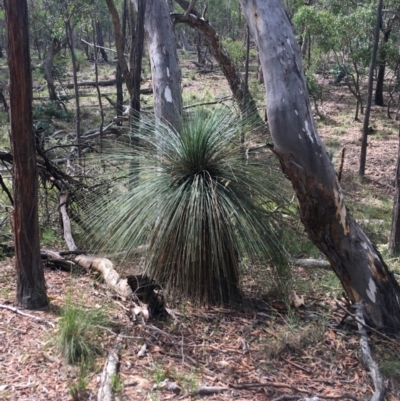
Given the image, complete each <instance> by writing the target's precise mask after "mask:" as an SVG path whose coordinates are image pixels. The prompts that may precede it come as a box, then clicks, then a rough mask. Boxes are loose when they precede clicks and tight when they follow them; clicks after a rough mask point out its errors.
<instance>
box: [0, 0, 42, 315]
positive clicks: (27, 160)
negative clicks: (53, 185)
mask: <svg viewBox="0 0 400 401" xmlns="http://www.w3.org/2000/svg"><path fill="white" fill-rule="evenodd" d="M4 8H5V12H6V21H7V30H8V65H9V69H10V107H11V112H10V116H11V118H10V120H11V143H12V149H13V158H14V159H13V160H14V168H13V189H14V227H13V228H14V247H15V268H16V271H17V303H18V305H19V306H21V307H23V308H28V309H39V308H42V307H44V306H47V305H48V299H47V295H46V285H45V281H44V274H43V266H42V261H41V256H40V244H39V219H38V176H37V169H36V152H35V137H34V134H33V129H32V77H31V62H30V55H29V27H28V8H27V4H26V0H6V1H4Z"/></svg>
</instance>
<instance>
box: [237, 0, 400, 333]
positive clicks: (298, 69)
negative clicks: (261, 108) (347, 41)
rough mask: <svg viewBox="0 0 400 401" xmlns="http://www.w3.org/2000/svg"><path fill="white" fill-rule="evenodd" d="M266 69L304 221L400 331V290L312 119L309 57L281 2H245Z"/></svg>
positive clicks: (361, 294) (270, 103) (359, 293)
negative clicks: (305, 61)
mask: <svg viewBox="0 0 400 401" xmlns="http://www.w3.org/2000/svg"><path fill="white" fill-rule="evenodd" d="M240 3H241V5H242V9H243V11H244V14H245V16H246V19H247V23H248V25H249V27H250V31H251V33H252V36H253V38H254V39H255V41H256V43H257V46H258V50H259V54H260V60H261V65H262V68H263V71H264V78H265V88H266V98H267V113H268V121H269V125H270V129H271V136H272V139H273V142H274V146H273V151H274V153H275V154H276V155H277V157H278V158H279V161H280V163H281V167H282V170H283V172H284V173H285V175H286V176H287V177H288V178H289V179H290V180H291V182H292V185H293V188H294V190H295V192H296V195H297V198H298V202H299V209H300V217H301V220H302V222H303V224H304V226H305V229H306V231H307V233H308V236H309V237H310V239H311V240H312V242H313V243H314V244H315V245H316V246H317V247H318V248H319V249H320V250H321V251H322V252H323V253H324V254H325V255H326V257H327V259H328V260H329V262H330V264H331V267H332V269H333V270H334V271H335V273H336V274H337V276H338V277H339V279H340V281H341V283H342V285H343V287H344V289H345V291H346V293H347V295H348V297H349V299H350V300H351V301H352V302H359V301H364V302H365V305H366V311H367V313H368V316H369V319H370V321H371V323H373V324H375V326H377V327H379V328H384V329H386V330H388V331H393V332H398V331H399V330H400V287H399V285H398V283H397V282H396V280H395V279H394V276H393V274H392V273H391V272H389V270H388V268H387V266H386V264H385V262H384V261H383V259H382V257H381V255H380V253H379V252H378V251H377V249H376V248H375V246H374V244H373V243H372V242H371V241H370V240H369V238H368V237H367V235H366V234H365V233H364V232H363V231H362V229H361V228H360V226H359V225H358V224H357V223H356V222H355V220H354V219H353V217H352V216H351V215H350V213H349V212H348V210H347V208H346V206H345V203H344V198H343V193H342V189H341V187H340V185H339V181H338V179H337V177H336V174H335V171H334V169H333V167H332V164H331V162H330V160H329V157H328V154H327V152H326V150H325V148H324V145H323V144H322V142H321V140H320V138H319V136H318V133H317V130H316V128H315V124H314V120H313V117H312V110H311V107H310V102H309V99H308V94H307V86H306V83H305V79H304V73H303V69H302V65H301V57H300V52H299V48H298V45H297V42H296V40H295V37H294V34H293V29H292V26H291V24H290V21H289V19H288V16H287V14H286V12H285V9H284V7H283V5H282V3H281V1H280V0H240Z"/></svg>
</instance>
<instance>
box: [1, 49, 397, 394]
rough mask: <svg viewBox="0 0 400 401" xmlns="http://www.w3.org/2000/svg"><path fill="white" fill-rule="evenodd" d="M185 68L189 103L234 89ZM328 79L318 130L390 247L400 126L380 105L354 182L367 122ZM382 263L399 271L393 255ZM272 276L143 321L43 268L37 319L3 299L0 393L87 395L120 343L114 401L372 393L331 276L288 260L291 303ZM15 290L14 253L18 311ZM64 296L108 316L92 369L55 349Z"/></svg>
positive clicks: (8, 269)
mask: <svg viewBox="0 0 400 401" xmlns="http://www.w3.org/2000/svg"><path fill="white" fill-rule="evenodd" d="M193 59H194V56H193ZM183 76H184V78H185V79H184V99H185V103H186V104H191V103H193V104H194V103H199V102H206V101H213V100H215V98H217V96H215V95H214V94H218V98H222V97H224V96H227V95H229V90H228V89H227V86H226V84H225V83H224V80H223V79H222V78H221V74H220V72H219V71H217V72H215V73H212V74H206V75H203V74H199V73H198V72H197V70H196V68H195V67H194V66H193V65H191V63H190V62H187V63H186V64H185V69H183ZM104 78H107V77H106V76H105V77H104ZM331 79H332V78H326V79H323V78H322V77H320V83H321V84H322V87H323V89H324V102H323V103H322V105H320V111H321V112H322V114H323V115H324V118H323V119H317V125H318V130H319V132H320V134H321V137H322V139H323V141H324V143H325V145H326V147H327V150H328V152H329V154H330V155H331V156H332V161H333V164H334V166H335V168H336V169H337V168H338V165H339V162H340V157H341V154H342V149H343V147H344V148H345V159H344V169H343V178H342V185H343V188H344V192H345V199H347V201H348V206H349V208H350V211H351V212H352V213H353V215H354V216H355V217H356V218H357V219H358V221H359V222H360V224H361V225H363V227H364V229H365V230H366V231H367V233H368V234H369V235H370V236H371V237H372V239H373V240H374V241H375V242H376V243H377V246H378V248H379V249H380V250H381V252H383V254H385V249H386V247H387V239H388V233H389V229H390V217H391V207H392V199H393V191H394V172H395V168H396V160H397V149H398V128H397V123H396V122H394V121H393V120H389V119H387V117H386V116H385V110H384V109H380V108H375V107H374V108H373V111H372V119H371V124H370V125H371V126H372V127H373V134H372V135H370V137H369V146H368V156H367V170H366V178H365V180H363V181H362V182H361V181H360V180H359V179H358V177H357V173H358V163H359V153H360V144H361V142H360V138H361V129H362V124H361V123H360V122H355V121H354V120H353V111H354V104H355V102H354V100H353V98H352V97H351V95H350V94H348V90H347V89H346V88H345V87H344V86H339V87H334V86H332V85H330V84H329V80H331ZM82 80H83V79H82ZM256 85H257V84H256ZM256 85H254V84H253V85H252V86H251V88H253V89H254V96H255V97H256V100H257V101H258V102H259V104H260V105H261V104H263V98H264V92H263V89H262V86H259V87H257V86H256ZM86 106H87V107H88V109H89V108H93V107H94V104H90V102H89V101H88V103H87V104H86ZM148 106H149V107H151V100H148ZM84 107H85V105H83V108H84ZM300 231H301V229H300ZM296 240H297V239H296ZM298 242H299V243H301V245H302V246H299V247H297V248H296V252H294V254H293V256H296V257H305V256H312V257H314V258H319V257H320V256H321V255H320V254H319V252H318V251H317V250H316V249H315V248H313V247H312V245H310V244H309V243H308V242H307V239H306V238H305V237H304V235H303V236H302V237H301V238H300V237H299V239H298ZM58 244H59V247H60V246H61V247H62V245H60V244H61V243H60V242H58ZM387 261H388V264H389V266H390V268H391V269H393V270H394V271H395V272H400V270H399V262H398V260H396V259H389V260H387ZM119 268H120V271H121V272H122V271H123V272H124V274H128V273H132V272H130V271H128V272H127V269H126V267H125V266H120V267H119ZM128 270H129V269H128ZM267 277H268V269H267V268H266V267H264V266H248V268H247V269H246V271H245V272H243V278H242V281H243V285H242V287H243V291H244V293H245V302H244V303H243V304H241V305H239V306H237V307H232V308H230V309H228V308H226V309H224V308H216V307H208V308H206V307H203V308H198V307H194V306H193V305H191V304H190V303H188V302H184V301H181V302H178V301H177V300H176V301H174V302H169V303H168V304H167V307H168V314H167V315H166V316H163V318H160V319H156V318H150V319H149V320H147V321H146V320H144V319H143V318H140V317H135V313H133V311H132V308H133V305H132V304H131V303H130V302H128V301H124V300H122V299H118V298H117V297H115V295H114V294H113V293H112V292H111V291H110V290H109V289H108V288H107V286H106V284H104V283H103V282H102V281H101V280H100V279H99V278H98V276H97V275H96V274H95V273H94V272H86V271H79V272H64V271H60V270H54V269H50V268H47V267H46V268H45V278H46V284H47V291H48V296H49V299H50V301H51V304H50V307H49V308H47V309H45V310H42V311H23V312H25V313H31V314H32V315H35V316H38V317H40V318H41V319H42V320H41V321H38V320H35V319H33V318H32V317H27V316H23V315H20V314H17V313H14V312H12V311H11V310H9V309H6V308H2V307H1V306H0V400H18V401H27V400H54V401H56V400H60V401H61V400H71V399H73V398H72V395H71V394H73V393H74V392H75V393H76V392H77V393H79V395H78V396H76V398H75V399H76V400H77V399H80V400H93V399H95V398H96V394H97V390H98V387H99V381H100V375H101V371H102V369H103V365H104V363H105V360H106V358H107V355H108V353H109V352H110V351H111V350H112V349H113V348H114V347H115V346H116V344H120V346H121V348H120V352H119V353H120V376H119V378H116V379H115V380H114V381H113V388H114V391H115V395H116V399H119V400H168V399H176V400H178V399H179V400H195V399H206V400H254V401H256V400H266V401H271V400H278V399H279V400H281V401H282V400H285V399H287V400H289V399H291V400H296V399H301V398H303V397H307V396H308V397H312V396H317V397H319V398H320V399H327V400H335V399H343V400H359V401H364V400H369V399H370V398H371V395H372V393H373V391H374V389H373V383H372V381H371V378H370V377H369V375H368V372H367V369H366V367H365V366H364V365H363V362H362V357H361V351H360V336H359V333H358V330H357V326H356V324H355V323H354V322H353V321H352V320H351V318H348V319H346V320H345V321H344V317H345V315H346V313H345V312H344V310H343V309H342V308H343V307H346V308H347V305H346V302H345V299H344V297H343V294H342V290H341V287H340V284H339V282H338V281H337V279H336V278H335V276H334V274H333V273H332V272H330V271H325V270H322V269H321V270H320V269H314V268H312V269H310V268H309V269H305V268H302V267H298V266H297V267H296V266H294V267H293V277H294V278H293V290H292V293H291V298H290V299H291V301H289V302H284V301H283V300H281V299H279V298H276V297H275V296H274V295H273V293H271V292H269V291H268V290H269V288H270V284H269V283H268V278H267ZM15 292H16V283H15V270H14V266H13V260H12V258H4V259H3V260H2V261H0V304H1V305H3V306H11V307H15ZM68 303H71V304H73V305H75V306H76V307H78V308H81V309H84V310H102V311H104V313H105V316H106V319H105V320H106V323H104V324H103V325H101V326H100V325H99V326H95V327H93V328H92V330H91V331H90V333H88V335H89V338H88V339H87V340H88V341H90V342H92V343H93V344H96V345H97V348H98V354H97V357H96V359H95V361H94V363H93V365H92V366H91V368H90V370H89V371H87V370H85V367H83V366H73V365H68V364H67V363H66V362H65V361H64V359H63V358H62V356H61V355H60V353H59V352H58V351H57V347H56V343H57V338H59V332H60V327H59V322H60V319H61V316H62V314H63V311H64V310H65V307H66V305H67V304H68ZM339 305H340V306H339ZM369 334H370V337H369V341H370V345H371V347H372V350H373V355H374V358H375V359H376V361H377V362H378V364H379V366H380V369H381V372H382V374H383V375H384V376H385V377H386V384H387V386H388V388H389V392H388V395H387V396H386V400H388V401H396V400H399V399H400V362H399V355H400V343H398V344H396V343H395V342H390V341H388V340H387V339H385V338H383V337H380V336H379V335H377V334H375V333H373V332H370V333H369ZM171 384H172V385H171ZM178 388H179V390H178ZM174 389H175V391H176V393H175V392H174V391H173V390H174ZM202 391H203V392H204V393H201V392H202ZM207 391H209V392H210V394H206V392H207ZM212 391H214V393H212ZM285 396H286V398H285Z"/></svg>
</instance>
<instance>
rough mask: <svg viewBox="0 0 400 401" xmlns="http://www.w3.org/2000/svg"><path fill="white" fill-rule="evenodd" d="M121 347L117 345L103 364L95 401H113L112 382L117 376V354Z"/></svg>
mask: <svg viewBox="0 0 400 401" xmlns="http://www.w3.org/2000/svg"><path fill="white" fill-rule="evenodd" d="M120 348H121V345H120V344H118V345H117V346H116V347H115V348H114V349H113V350H112V351H111V352H110V354H109V355H108V358H107V360H106V363H105V364H104V368H103V372H102V374H101V378H100V387H99V392H98V393H97V401H114V391H113V385H112V382H113V381H114V380H115V376H116V375H117V374H118V369H119V355H118V352H119V350H120Z"/></svg>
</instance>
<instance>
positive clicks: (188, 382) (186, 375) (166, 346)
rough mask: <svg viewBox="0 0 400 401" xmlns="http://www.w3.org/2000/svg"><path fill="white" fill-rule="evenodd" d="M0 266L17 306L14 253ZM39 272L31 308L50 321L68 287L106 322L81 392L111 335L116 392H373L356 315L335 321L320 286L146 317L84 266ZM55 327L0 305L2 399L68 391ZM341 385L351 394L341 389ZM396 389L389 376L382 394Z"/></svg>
mask: <svg viewBox="0 0 400 401" xmlns="http://www.w3.org/2000/svg"><path fill="white" fill-rule="evenodd" d="M0 268H1V284H0V304H3V305H10V306H15V305H14V304H15V295H14V294H15V279H14V268H13V266H12V260H10V259H9V260H6V261H4V262H2V264H1V267H0ZM45 276H46V283H47V287H48V295H49V297H50V300H51V306H50V307H49V308H48V309H47V310H43V311H34V312H32V314H34V315H35V316H38V317H40V318H41V319H43V320H44V321H50V322H52V323H53V324H54V325H56V326H57V324H58V320H59V316H60V308H61V307H62V306H64V305H65V303H66V302H67V298H68V297H71V296H72V299H73V301H74V302H76V303H77V304H80V305H84V306H85V307H88V308H89V307H90V308H98V307H99V306H100V305H102V306H103V307H105V308H106V310H107V313H108V316H109V319H110V321H111V322H112V324H111V326H110V328H108V329H104V330H101V333H100V336H99V338H98V339H97V341H98V344H99V345H100V346H101V348H102V349H103V351H104V352H103V353H102V354H101V355H98V356H97V358H96V361H95V365H94V367H93V368H92V369H91V372H90V373H89V374H88V377H87V382H86V393H85V394H86V395H85V398H82V399H88V400H89V399H93V398H94V397H95V394H96V393H97V386H98V382H99V377H100V374H101V370H102V366H103V364H104V361H105V359H106V357H107V353H108V352H109V351H110V350H112V349H113V347H114V346H115V343H116V341H120V342H121V344H122V349H121V351H120V381H121V383H122V385H121V388H119V389H118V391H117V393H116V399H117V400H153V399H158V400H168V399H180V400H194V399H200V398H201V399H207V400H231V399H235V400H255V401H258V400H274V399H278V398H279V397H283V396H285V395H286V396H287V397H293V398H287V399H301V398H302V397H306V396H308V397H311V396H312V395H317V396H319V397H323V399H354V400H356V399H358V400H367V399H369V398H370V396H371V394H372V393H373V384H372V382H371V380H370V378H369V376H368V374H367V372H366V370H365V368H364V366H363V364H362V358H361V355H360V350H359V335H358V332H357V329H356V325H355V324H352V323H351V322H350V321H349V323H345V324H344V325H342V326H339V327H338V326H337V325H338V324H339V323H340V322H341V321H342V319H343V311H341V310H340V309H338V308H337V307H336V306H335V301H334V299H330V298H329V297H327V296H326V295H324V294H314V297H313V301H312V302H310V300H309V299H308V298H307V295H304V294H300V292H299V291H298V292H297V293H296V296H297V297H300V298H301V299H303V300H304V303H300V305H298V307H297V308H296V307H290V308H289V309H286V310H283V309H276V308H274V307H273V306H272V305H273V304H274V302H273V299H270V300H268V299H266V298H265V297H264V298H258V297H255V298H254V297H253V298H250V296H249V297H248V298H249V300H248V303H247V304H246V305H245V306H241V307H238V308H235V309H227V308H217V307H208V308H195V307H193V306H192V305H190V304H188V303H185V304H181V305H179V306H178V305H176V306H175V307H174V308H172V310H170V314H171V315H172V314H173V318H172V317H171V316H170V317H167V318H166V319H163V320H157V319H149V320H148V321H145V320H144V319H140V318H139V319H137V318H136V319H135V320H132V315H131V314H130V313H129V302H124V301H122V300H117V299H115V298H114V297H113V295H112V294H111V293H110V291H109V289H108V288H107V287H106V286H105V285H104V284H102V283H101V282H98V281H96V280H95V279H94V278H95V277H93V275H92V274H91V273H90V274H83V275H79V276H74V275H72V274H71V273H68V272H61V271H58V270H50V269H47V268H46V269H45ZM249 280H251V278H249ZM254 285H255V283H253V286H251V285H249V286H248V287H250V288H252V287H253V288H254ZM269 301H270V302H269ZM319 305H323V306H324V307H323V308H321V307H320V306H319ZM56 333H57V328H55V329H53V328H51V327H50V326H49V325H47V324H44V323H43V322H41V321H37V320H35V319H31V318H29V317H25V316H21V315H17V314H15V313H14V312H12V311H11V310H8V309H3V308H0V335H1V341H0V399H1V400H18V401H25V400H71V399H72V398H71V395H70V388H71V385H73V384H74V383H75V382H76V381H77V380H78V376H79V372H78V368H77V367H76V366H70V365H67V364H66V363H65V362H64V360H63V358H62V357H61V356H60V355H59V354H58V353H57V351H56V349H55V347H54V337H55V336H56ZM118 333H121V334H122V335H121V338H120V337H119V336H118ZM370 341H371V343H372V344H373V346H374V347H375V351H376V353H378V349H380V348H382V349H386V348H387V347H389V351H390V352H392V353H393V352H396V354H398V353H399V351H400V345H399V347H395V345H394V344H393V343H390V344H387V343H385V342H384V341H382V340H381V339H379V338H378V337H377V336H375V335H373V334H372V335H371V337H370ZM385 347H386V348H385ZM395 348H396V349H395ZM386 352H388V349H386ZM139 354H140V355H139ZM199 394H203V395H199ZM346 394H348V395H351V396H352V397H354V398H338V397H342V396H343V395H346ZM399 395H400V392H399V390H398V388H397V385H396V383H395V382H393V383H392V389H391V391H390V393H389V395H388V396H387V400H390V401H394V400H397V399H399ZM296 396H298V397H297V398H295V397H296ZM281 399H283V398H281Z"/></svg>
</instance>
